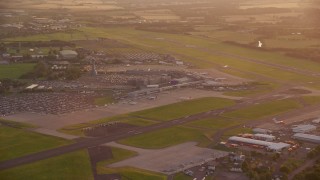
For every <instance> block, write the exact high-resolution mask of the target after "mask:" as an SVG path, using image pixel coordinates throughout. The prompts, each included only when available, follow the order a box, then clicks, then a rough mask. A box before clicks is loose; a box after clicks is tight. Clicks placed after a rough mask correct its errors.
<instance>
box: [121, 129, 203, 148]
mask: <svg viewBox="0 0 320 180" xmlns="http://www.w3.org/2000/svg"><path fill="white" fill-rule="evenodd" d="M188 141H196V142H200V143H201V144H206V143H207V142H208V141H209V139H208V138H207V137H206V136H205V135H204V134H203V132H202V131H201V130H198V129H193V128H187V127H171V128H167V129H161V130H157V131H153V132H149V133H145V134H141V135H137V136H133V137H130V138H127V139H123V140H120V141H119V142H120V143H121V144H125V145H129V146H135V147H140V148H146V149H159V148H165V147H169V146H173V145H176V144H181V143H184V142H188Z"/></svg>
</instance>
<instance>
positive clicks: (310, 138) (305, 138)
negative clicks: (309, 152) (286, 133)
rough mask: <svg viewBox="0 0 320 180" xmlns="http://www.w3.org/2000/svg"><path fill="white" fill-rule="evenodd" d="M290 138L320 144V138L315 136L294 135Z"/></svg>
mask: <svg viewBox="0 0 320 180" xmlns="http://www.w3.org/2000/svg"><path fill="white" fill-rule="evenodd" d="M292 138H294V139H297V140H301V141H308V142H312V143H316V144H320V136H316V135H313V134H304V133H296V134H294V135H293V136H292Z"/></svg>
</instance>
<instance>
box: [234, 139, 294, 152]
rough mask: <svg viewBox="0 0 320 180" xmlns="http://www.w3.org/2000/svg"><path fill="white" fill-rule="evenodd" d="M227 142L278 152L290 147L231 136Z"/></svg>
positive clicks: (288, 145) (279, 143) (280, 143)
mask: <svg viewBox="0 0 320 180" xmlns="http://www.w3.org/2000/svg"><path fill="white" fill-rule="evenodd" d="M229 141H232V142H235V143H241V144H248V145H258V146H263V147H265V148H266V149H267V150H270V151H275V152H280V151H282V150H283V149H285V148H288V147H290V144H286V143H282V142H278V143H276V142H267V141H261V140H256V139H250V138H243V137H238V136H232V137H230V138H229Z"/></svg>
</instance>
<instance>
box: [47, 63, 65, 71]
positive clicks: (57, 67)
mask: <svg viewBox="0 0 320 180" xmlns="http://www.w3.org/2000/svg"><path fill="white" fill-rule="evenodd" d="M48 64H49V65H50V68H51V69H52V70H66V69H68V68H69V66H70V63H69V62H68V61H49V62H48Z"/></svg>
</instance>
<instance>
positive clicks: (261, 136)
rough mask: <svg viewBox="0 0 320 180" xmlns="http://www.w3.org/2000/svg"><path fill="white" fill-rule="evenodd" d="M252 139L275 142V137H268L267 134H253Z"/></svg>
mask: <svg viewBox="0 0 320 180" xmlns="http://www.w3.org/2000/svg"><path fill="white" fill-rule="evenodd" d="M253 137H254V139H258V140H263V141H274V140H276V137H275V136H272V135H268V134H254V135H253Z"/></svg>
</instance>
